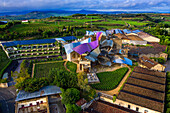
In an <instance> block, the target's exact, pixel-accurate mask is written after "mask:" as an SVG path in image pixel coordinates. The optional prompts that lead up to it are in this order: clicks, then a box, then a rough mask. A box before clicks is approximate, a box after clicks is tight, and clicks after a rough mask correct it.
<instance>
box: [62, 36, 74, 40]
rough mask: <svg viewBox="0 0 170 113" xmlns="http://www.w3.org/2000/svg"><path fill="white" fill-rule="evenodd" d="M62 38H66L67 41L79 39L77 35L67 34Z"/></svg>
mask: <svg viewBox="0 0 170 113" xmlns="http://www.w3.org/2000/svg"><path fill="white" fill-rule="evenodd" d="M60 38H62V39H64V40H65V41H69V40H76V39H77V38H76V37H75V36H66V37H60Z"/></svg>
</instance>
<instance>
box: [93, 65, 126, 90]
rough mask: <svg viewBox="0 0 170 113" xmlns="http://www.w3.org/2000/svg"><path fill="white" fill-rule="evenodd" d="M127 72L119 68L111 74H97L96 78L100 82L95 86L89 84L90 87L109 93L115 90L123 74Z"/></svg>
mask: <svg viewBox="0 0 170 113" xmlns="http://www.w3.org/2000/svg"><path fill="white" fill-rule="evenodd" d="M127 72H128V68H127V67H124V68H120V69H117V70H115V71H113V72H102V73H97V76H98V78H99V80H100V83H97V84H91V87H92V88H94V89H97V90H105V91H109V90H112V89H115V88H116V87H117V86H118V85H119V83H120V82H121V80H122V79H123V77H124V76H125V74H126V73H127Z"/></svg>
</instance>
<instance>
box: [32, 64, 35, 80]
mask: <svg viewBox="0 0 170 113" xmlns="http://www.w3.org/2000/svg"><path fill="white" fill-rule="evenodd" d="M34 69H35V64H34V63H33V66H32V75H31V77H32V78H34Z"/></svg>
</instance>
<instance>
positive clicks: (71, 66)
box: [66, 62, 77, 73]
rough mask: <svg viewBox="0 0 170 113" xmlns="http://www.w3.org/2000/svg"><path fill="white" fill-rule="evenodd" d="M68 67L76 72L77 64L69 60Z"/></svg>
mask: <svg viewBox="0 0 170 113" xmlns="http://www.w3.org/2000/svg"><path fill="white" fill-rule="evenodd" d="M66 67H67V68H68V69H69V70H70V71H71V72H74V73H76V70H77V65H76V64H75V63H73V62H67V64H66Z"/></svg>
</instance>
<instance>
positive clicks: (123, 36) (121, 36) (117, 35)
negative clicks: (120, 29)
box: [114, 33, 128, 39]
mask: <svg viewBox="0 0 170 113" xmlns="http://www.w3.org/2000/svg"><path fill="white" fill-rule="evenodd" d="M114 36H116V37H117V38H119V39H128V38H127V36H126V35H124V34H121V33H117V34H114Z"/></svg>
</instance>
